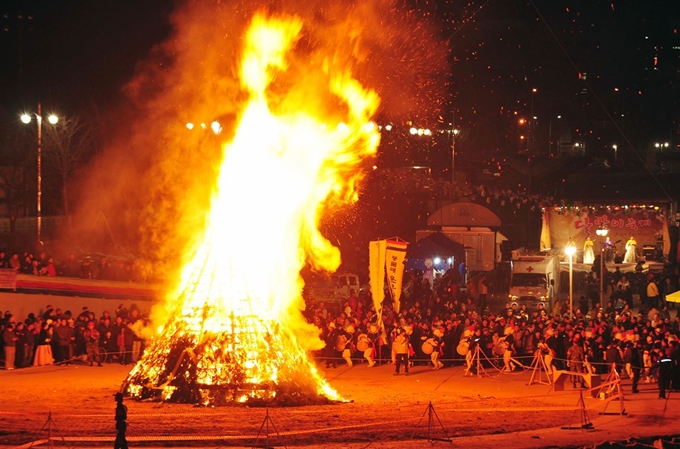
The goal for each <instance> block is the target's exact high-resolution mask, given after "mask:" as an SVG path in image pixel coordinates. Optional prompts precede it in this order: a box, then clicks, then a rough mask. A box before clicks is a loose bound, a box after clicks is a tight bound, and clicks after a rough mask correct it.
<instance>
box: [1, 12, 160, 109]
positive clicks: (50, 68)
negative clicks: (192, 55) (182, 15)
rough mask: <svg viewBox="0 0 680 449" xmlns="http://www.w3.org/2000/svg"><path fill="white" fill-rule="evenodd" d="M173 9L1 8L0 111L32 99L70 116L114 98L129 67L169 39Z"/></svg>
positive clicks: (133, 67) (129, 75)
mask: <svg viewBox="0 0 680 449" xmlns="http://www.w3.org/2000/svg"><path fill="white" fill-rule="evenodd" d="M172 6H173V2H172V1H168V0H142V1H111V2H109V1H103V2H100V1H88V0H72V1H50V0H43V1H3V2H2V6H0V13H2V18H1V20H2V29H3V32H2V34H1V35H0V55H1V58H2V61H3V62H4V63H3V65H2V69H1V70H0V80H1V82H2V85H3V87H4V88H3V91H2V93H1V94H0V95H1V96H0V104H1V105H2V106H4V107H5V109H10V108H15V107H21V106H26V107H28V106H29V105H31V104H34V103H35V102H36V101H38V99H40V100H41V101H43V102H44V103H48V104H49V103H51V104H52V105H54V106H55V107H57V105H59V107H62V108H63V107H64V106H65V107H66V108H67V109H71V113H73V112H76V111H77V110H78V109H80V108H83V107H86V104H87V103H88V102H97V103H100V107H102V106H104V105H105V103H106V102H110V101H112V100H114V99H115V98H116V96H117V95H119V89H120V87H121V86H122V85H123V83H125V82H126V81H127V80H129V79H130V77H131V76H132V74H133V73H134V69H135V65H136V63H137V62H138V61H140V60H142V59H143V58H144V57H145V56H146V55H147V53H148V52H149V50H150V49H151V48H152V46H153V45H155V44H158V43H160V42H162V40H163V39H165V38H166V37H167V35H168V32H169V29H170V28H169V26H168V23H167V22H168V21H167V18H168V14H169V12H170V11H171V10H172Z"/></svg>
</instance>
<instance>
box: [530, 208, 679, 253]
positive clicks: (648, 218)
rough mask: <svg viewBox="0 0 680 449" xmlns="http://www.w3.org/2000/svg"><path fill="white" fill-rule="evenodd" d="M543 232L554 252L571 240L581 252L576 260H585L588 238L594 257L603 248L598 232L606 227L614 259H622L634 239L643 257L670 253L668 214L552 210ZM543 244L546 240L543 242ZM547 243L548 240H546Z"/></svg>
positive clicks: (623, 210) (582, 209) (627, 210)
mask: <svg viewBox="0 0 680 449" xmlns="http://www.w3.org/2000/svg"><path fill="white" fill-rule="evenodd" d="M544 214H545V215H547V216H546V217H544V219H543V230H542V232H541V235H542V236H543V235H546V236H549V242H550V243H551V244H552V248H553V249H556V250H559V249H561V248H564V247H566V246H567V244H568V242H569V239H572V240H573V241H574V245H575V246H576V248H578V250H577V253H576V256H575V260H577V261H581V260H582V258H583V247H584V243H585V241H586V239H587V238H590V239H591V240H592V241H593V242H594V244H595V245H594V246H595V254H598V252H599V249H600V248H601V245H602V242H603V241H604V238H603V237H600V236H598V235H597V233H596V231H597V229H599V228H600V227H601V226H605V227H606V228H607V229H608V230H609V231H608V233H607V237H609V240H610V241H611V242H612V244H613V248H614V255H615V257H621V258H622V257H623V255H624V254H625V252H626V247H625V246H626V241H628V239H630V238H631V237H634V239H635V240H636V241H637V250H638V253H639V255H640V256H642V254H643V253H642V252H643V250H644V249H646V248H650V249H651V248H654V250H655V251H656V249H657V248H659V249H660V250H661V251H663V254H664V255H668V252H669V251H670V238H669V233H668V223H667V221H666V218H665V214H664V213H663V212H662V211H660V210H653V209H650V210H639V209H636V210H631V209H621V210H618V211H615V210H610V209H599V210H596V211H593V210H591V209H588V208H581V209H573V210H572V209H564V208H550V209H546V210H545V212H544ZM541 240H542V243H543V240H544V238H541ZM546 240H548V239H547V238H546Z"/></svg>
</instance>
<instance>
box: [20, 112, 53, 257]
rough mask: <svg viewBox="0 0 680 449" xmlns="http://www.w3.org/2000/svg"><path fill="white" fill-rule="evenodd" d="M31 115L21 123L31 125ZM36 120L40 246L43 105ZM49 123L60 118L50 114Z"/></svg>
mask: <svg viewBox="0 0 680 449" xmlns="http://www.w3.org/2000/svg"><path fill="white" fill-rule="evenodd" d="M31 120H32V118H31V114H23V115H22V116H21V121H22V122H24V123H25V124H29V123H31ZM35 120H36V122H37V123H38V157H37V178H38V184H37V191H38V194H37V206H36V210H37V212H36V217H37V228H38V244H40V243H41V238H40V232H41V228H42V105H41V104H40V103H38V112H37V113H36V114H35ZM47 121H48V122H49V123H50V124H52V125H56V124H57V122H58V121H59V117H57V116H56V115H54V114H50V115H49V116H48V117H47Z"/></svg>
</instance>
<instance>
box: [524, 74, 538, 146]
mask: <svg viewBox="0 0 680 449" xmlns="http://www.w3.org/2000/svg"><path fill="white" fill-rule="evenodd" d="M536 92H538V89H536V88H535V87H534V88H532V89H531V111H530V114H529V120H530V122H529V136H528V137H527V152H528V153H529V156H530V157H531V156H532V155H533V151H532V149H533V148H532V147H533V145H534V124H535V123H534V122H535V121H536V117H534V95H536Z"/></svg>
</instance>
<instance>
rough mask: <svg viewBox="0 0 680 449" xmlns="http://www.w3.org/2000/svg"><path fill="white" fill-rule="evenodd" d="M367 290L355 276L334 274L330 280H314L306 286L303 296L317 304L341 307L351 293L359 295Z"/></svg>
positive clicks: (351, 274)
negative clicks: (312, 299)
mask: <svg viewBox="0 0 680 449" xmlns="http://www.w3.org/2000/svg"><path fill="white" fill-rule="evenodd" d="M368 290H369V286H367V285H361V284H360V283H359V276H358V275H357V274H355V273H334V274H332V275H331V276H330V278H323V279H315V280H314V281H311V282H309V283H308V284H306V285H305V288H304V292H303V294H304V296H305V297H306V298H314V299H315V300H316V301H317V302H320V301H322V302H326V303H329V304H333V303H336V304H338V305H342V303H343V302H344V301H345V300H346V299H347V298H349V297H350V295H351V294H352V293H354V294H355V295H359V292H363V291H368Z"/></svg>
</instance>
